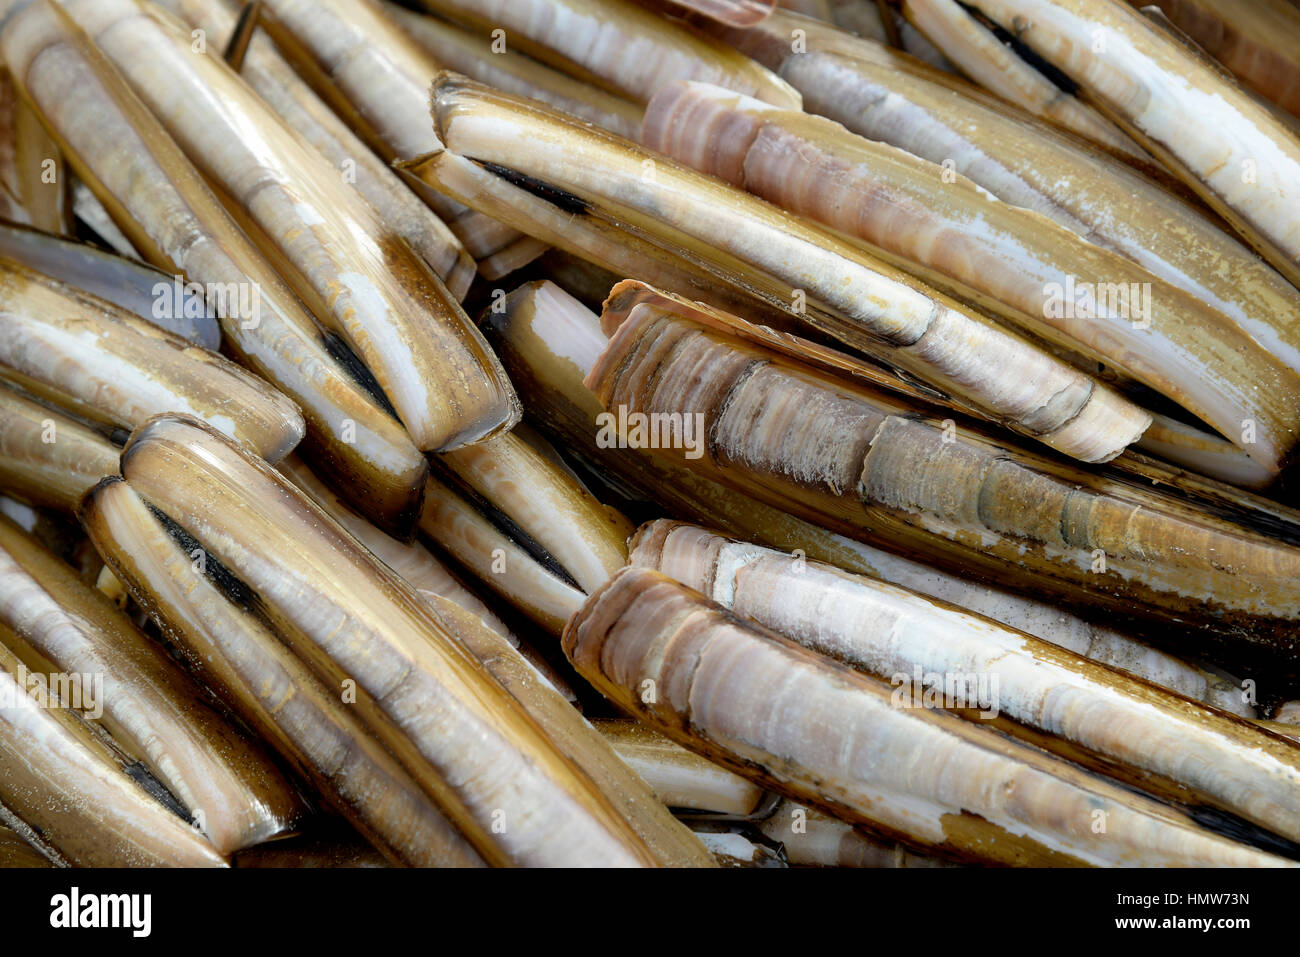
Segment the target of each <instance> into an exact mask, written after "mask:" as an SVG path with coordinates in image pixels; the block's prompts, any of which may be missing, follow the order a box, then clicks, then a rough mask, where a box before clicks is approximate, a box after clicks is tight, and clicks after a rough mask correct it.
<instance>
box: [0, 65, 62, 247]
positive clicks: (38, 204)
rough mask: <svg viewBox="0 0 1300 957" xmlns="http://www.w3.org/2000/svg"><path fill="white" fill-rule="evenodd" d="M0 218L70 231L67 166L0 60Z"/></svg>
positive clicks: (44, 229)
mask: <svg viewBox="0 0 1300 957" xmlns="http://www.w3.org/2000/svg"><path fill="white" fill-rule="evenodd" d="M0 216H3V218H4V219H6V220H9V221H11V222H14V223H21V224H24V225H28V226H34V227H35V228H37V229H40V230H43V231H45V232H47V233H56V234H58V235H63V236H66V235H70V234H71V233H72V198H71V190H70V188H69V177H68V170H67V166H66V164H65V163H64V160H63V154H62V153H61V152H60V151H59V147H58V144H57V143H55V142H54V141H53V140H52V139H50V136H49V134H48V133H47V132H46V131H45V129H44V128H43V127H42V126H41V122H40V119H39V118H38V117H37V115H36V114H35V113H34V112H33V111H32V108H31V106H30V105H29V104H28V103H27V102H26V101H24V100H23V98H22V97H21V96H19V95H18V91H17V89H15V87H14V83H13V80H12V78H11V77H10V76H9V71H8V70H7V69H5V68H4V66H3V64H0Z"/></svg>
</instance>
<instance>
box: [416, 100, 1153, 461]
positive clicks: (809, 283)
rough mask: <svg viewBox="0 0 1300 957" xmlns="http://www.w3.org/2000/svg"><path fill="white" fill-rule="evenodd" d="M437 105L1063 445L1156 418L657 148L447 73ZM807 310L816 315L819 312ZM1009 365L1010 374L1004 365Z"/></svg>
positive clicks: (542, 168)
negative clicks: (821, 308) (814, 304)
mask: <svg viewBox="0 0 1300 957" xmlns="http://www.w3.org/2000/svg"><path fill="white" fill-rule="evenodd" d="M433 113H434V120H435V124H436V126H437V128H438V130H439V132H440V135H441V136H442V139H443V140H444V141H445V142H446V143H447V146H448V148H449V149H450V150H452V151H453V152H456V153H458V154H460V155H463V156H466V157H468V158H471V159H476V160H479V161H480V162H491V163H496V164H498V165H502V166H505V167H507V168H511V169H515V170H517V171H518V172H521V173H524V174H525V175H527V176H530V177H532V178H534V179H536V180H538V181H539V182H542V183H547V184H549V185H551V186H554V187H557V188H559V189H561V190H563V191H565V192H569V193H573V194H575V195H577V196H579V197H581V198H582V199H584V200H586V201H587V202H594V203H598V204H604V206H605V207H606V208H607V210H608V212H609V213H610V214H611V215H614V216H615V217H616V218H617V217H625V218H626V221H627V222H630V223H631V224H632V225H634V226H636V227H638V228H641V229H645V230H648V231H650V232H651V233H657V234H658V235H660V236H663V237H666V238H668V239H669V240H670V241H672V242H680V241H681V239H682V237H684V236H685V237H689V243H690V249H691V252H692V253H693V254H697V255H699V256H700V257H701V258H707V257H709V256H718V255H719V251H720V250H723V251H725V254H726V258H728V259H731V260H732V261H733V263H734V262H735V261H736V260H739V261H740V262H743V263H746V264H747V265H749V266H751V267H752V268H753V269H755V270H756V271H758V272H763V273H766V274H768V276H769V278H770V280H771V284H770V285H771V288H774V289H775V288H781V289H782V292H781V293H780V295H779V296H778V298H779V299H784V300H785V301H786V302H791V301H799V300H800V296H799V295H796V293H801V294H803V297H804V298H806V299H807V300H810V301H819V302H823V303H824V304H825V305H826V306H828V307H829V308H831V309H833V310H840V311H841V312H840V313H839V314H840V315H841V316H842V317H843V320H842V321H833V322H832V325H831V328H829V329H828V330H827V331H832V332H833V334H836V335H837V336H839V337H841V338H842V339H843V340H845V341H849V342H850V344H851V345H853V346H855V347H857V348H874V349H876V350H878V351H881V352H882V354H883V355H886V356H887V357H888V361H889V362H891V363H892V364H895V365H897V366H900V367H903V368H906V369H908V370H910V371H913V372H915V373H916V374H918V375H920V376H921V377H923V378H925V379H927V381H929V382H931V383H932V384H934V385H936V386H938V387H939V388H942V389H949V390H953V391H956V392H958V393H959V394H961V395H962V396H963V397H964V398H966V399H967V400H968V401H969V402H970V403H971V404H973V405H976V406H977V407H979V408H981V409H983V410H984V411H985V412H987V413H988V414H990V415H992V416H993V417H995V418H998V419H999V420H1001V421H1004V422H1006V423H1007V424H1008V425H1010V426H1011V427H1013V428H1016V429H1018V430H1020V431H1022V432H1025V433H1027V434H1030V435H1033V436H1035V437H1037V438H1038V439H1039V440H1040V441H1043V442H1045V443H1047V444H1048V445H1051V446H1052V447H1054V448H1056V449H1058V450H1060V451H1064V452H1065V453H1066V454H1070V455H1073V456H1074V457H1076V458H1082V459H1084V460H1086V461H1105V460H1107V459H1110V458H1113V457H1114V456H1115V455H1117V454H1118V453H1119V452H1120V451H1121V450H1122V449H1123V447H1124V446H1125V445H1127V444H1128V443H1129V442H1131V441H1132V440H1133V439H1135V438H1137V436H1138V435H1140V434H1141V433H1142V431H1143V430H1144V429H1145V428H1146V426H1147V424H1149V417H1148V416H1147V415H1146V414H1145V413H1143V412H1142V411H1141V410H1139V409H1137V408H1136V407H1135V406H1133V405H1132V404H1131V403H1129V402H1128V401H1126V400H1125V399H1123V398H1121V397H1120V396H1119V395H1118V394H1116V393H1115V392H1113V391H1111V390H1110V389H1108V388H1107V387H1105V386H1103V385H1101V384H1100V383H1098V382H1096V381H1095V380H1092V379H1089V378H1088V377H1087V376H1085V375H1083V374H1082V373H1079V372H1078V371H1077V370H1074V369H1070V368H1068V367H1066V366H1064V365H1063V364H1061V363H1060V362H1059V361H1057V360H1055V359H1053V358H1050V357H1048V356H1047V354H1046V353H1044V352H1041V351H1039V350H1038V349H1036V348H1035V347H1033V346H1031V345H1030V344H1029V343H1027V342H1025V341H1024V340H1022V339H1019V338H1017V337H1015V336H1013V335H1011V334H1009V333H1007V332H1005V331H1003V330H1002V329H1000V328H997V327H995V326H994V325H992V324H990V323H988V322H987V321H986V320H984V319H983V317H980V316H977V315H975V314H973V313H970V312H966V311H963V308H962V307H961V306H959V305H958V304H957V303H955V302H954V301H952V300H949V299H947V298H946V297H943V296H942V295H940V294H939V293H936V292H934V291H933V290H930V289H928V288H926V287H925V286H923V285H922V284H920V283H917V282H916V281H914V280H912V279H911V278H910V277H908V276H906V274H904V273H901V272H899V271H897V270H895V269H893V268H891V267H889V266H886V265H885V264H883V263H881V262H879V261H877V260H873V259H872V258H871V257H869V256H867V255H865V254H861V253H859V252H858V251H857V250H856V249H854V248H852V247H850V246H848V245H846V244H844V243H842V242H840V241H839V240H836V239H835V238H833V237H832V236H830V235H829V234H827V233H825V232H824V231H821V230H819V229H818V228H816V227H813V226H811V225H808V224H805V223H804V222H802V221H800V220H798V219H796V218H795V217H792V216H790V215H789V214H786V213H784V212H782V211H780V210H778V209H776V208H775V207H772V206H769V205H768V204H766V203H762V202H760V201H758V200H755V199H753V198H752V197H749V196H746V195H745V194H744V193H742V192H740V191H739V190H735V189H733V188H730V187H726V186H724V185H721V184H718V183H717V181H716V180H711V179H709V178H707V177H704V176H702V175H701V174H699V173H697V172H695V171H693V170H690V169H687V168H685V167H683V166H680V165H678V164H676V163H670V162H669V161H668V160H665V159H663V158H662V157H658V155H657V154H653V153H651V152H648V151H645V150H642V149H638V148H634V147H632V146H630V145H628V144H626V143H624V142H622V141H619V140H616V139H615V138H613V137H610V136H609V135H608V134H602V133H601V132H600V131H598V130H595V129H592V128H590V127H584V126H581V125H579V124H577V123H574V122H571V121H569V120H566V119H565V118H563V117H562V116H560V115H558V114H556V113H554V112H552V111H548V110H545V109H543V108H541V107H540V106H538V105H537V104H535V103H528V102H525V101H523V100H518V99H514V98H510V97H506V96H505V95H503V94H499V93H495V92H494V91H490V90H487V89H486V88H484V87H481V86H479V85H478V84H474V83H472V82H470V81H468V80H463V79H455V78H453V77H449V76H446V75H443V76H440V78H439V80H438V81H437V82H436V83H435V87H434V93H433ZM521 139H527V140H530V141H531V142H533V143H534V148H533V149H530V150H529V151H528V152H527V153H525V154H521V153H520V152H519V151H518V150H517V149H512V148H509V144H511V143H517V142H519V141H520V140H521ZM647 163H648V164H649V165H648V166H647ZM647 170H652V171H653V173H652V175H647ZM714 244H717V246H718V247H719V248H718V249H714V248H713V246H714ZM806 318H808V319H809V320H810V321H811V319H812V314H811V311H810V312H809V313H808V315H807V317H806ZM881 342H884V343H887V346H886V347H885V348H884V349H883V350H880V344H881ZM1012 367H1014V368H1016V369H1017V370H1018V375H1017V376H1016V377H1015V378H1014V380H1011V379H1009V378H1008V377H1007V376H1006V375H1005V374H1004V372H1005V369H1007V368H1012Z"/></svg>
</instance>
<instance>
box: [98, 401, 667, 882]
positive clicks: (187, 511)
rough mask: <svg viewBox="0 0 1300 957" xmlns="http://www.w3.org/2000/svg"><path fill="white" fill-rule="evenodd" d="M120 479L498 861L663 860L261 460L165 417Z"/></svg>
mask: <svg viewBox="0 0 1300 957" xmlns="http://www.w3.org/2000/svg"><path fill="white" fill-rule="evenodd" d="M122 474H123V476H124V477H125V478H126V479H127V481H128V482H129V483H130V484H131V486H132V487H133V488H135V489H136V491H137V492H138V493H139V494H140V495H141V496H142V497H144V498H145V499H146V500H147V501H148V502H150V503H151V504H153V505H155V506H157V507H158V508H161V509H162V510H163V511H164V512H166V513H167V514H168V515H170V516H171V517H172V518H173V519H175V520H176V521H177V522H178V523H179V524H180V525H181V526H182V527H183V528H185V529H186V531H188V532H189V533H190V534H191V535H192V536H193V537H194V538H195V539H196V540H198V542H199V543H200V545H201V546H202V547H203V548H205V549H208V550H210V551H211V552H212V553H213V555H214V556H216V557H217V558H218V560H219V561H221V562H222V563H223V564H224V565H226V566H227V567H228V568H229V569H230V570H231V572H232V573H233V574H235V575H237V576H238V577H239V578H240V579H241V580H242V581H243V582H244V583H245V584H246V585H247V586H248V587H250V588H252V589H253V590H254V591H256V592H257V593H258V595H259V596H260V597H261V600H262V606H263V608H265V609H266V612H267V615H268V618H269V620H270V621H271V623H272V624H273V625H274V626H275V627H276V628H277V630H280V631H281V632H282V633H284V634H285V636H286V638H287V639H288V640H289V641H290V644H291V646H292V647H293V649H294V651H295V653H296V654H298V655H299V656H301V657H303V658H304V659H305V660H307V661H309V662H310V663H311V665H312V668H313V670H315V672H316V673H317V675H318V676H320V677H321V678H322V679H323V680H325V681H326V682H327V683H328V684H332V685H333V686H335V687H344V686H343V682H344V681H347V680H349V679H350V680H351V681H353V682H355V692H356V699H357V701H356V707H357V708H358V712H359V713H360V714H361V715H362V716H363V718H364V720H365V721H366V723H367V725H368V726H369V727H370V729H371V730H372V732H374V733H375V734H376V735H378V736H379V737H380V738H381V740H383V741H384V743H385V745H386V746H387V747H388V748H389V749H390V750H392V751H393V752H394V754H395V755H397V756H398V757H399V759H400V760H402V762H403V763H404V764H406V765H407V767H408V768H410V767H412V765H413V764H416V765H418V764H426V765H427V766H429V767H430V768H431V769H432V778H433V785H434V787H435V790H434V796H435V797H436V799H437V800H438V803H439V805H440V806H441V807H442V808H443V810H444V811H445V812H446V813H447V816H448V818H449V819H450V820H452V821H453V823H454V824H455V825H456V826H457V827H458V828H459V829H460V831H461V832H462V833H463V834H464V835H465V836H466V837H467V838H468V839H469V840H470V842H471V843H472V844H473V845H474V846H475V848H476V849H477V850H478V851H479V853H480V854H482V855H483V856H484V858H485V859H486V860H488V861H489V862H490V863H508V862H513V863H517V864H577V863H586V864H606V865H616V864H618V865H634V866H635V865H646V864H653V863H654V857H653V855H652V853H651V852H650V851H649V849H648V848H647V847H646V846H645V845H644V844H643V843H642V842H641V841H640V839H639V838H638V837H637V836H636V835H635V833H634V832H633V831H632V830H631V829H630V828H629V826H628V824H627V823H626V821H624V820H623V819H622V818H621V817H620V816H619V815H618V814H617V812H616V811H615V810H614V809H613V808H612V807H611V806H610V805H609V803H608V801H607V799H605V798H604V797H603V796H602V795H601V794H600V793H599V791H597V790H596V789H595V788H594V787H593V786H592V784H591V782H590V780H589V779H587V778H586V777H585V776H584V775H582V774H581V773H580V772H578V771H577V770H576V769H575V768H574V767H573V765H572V764H571V763H570V762H569V761H568V760H566V759H565V758H564V757H563V756H561V755H560V754H559V753H557V752H556V751H555V749H554V748H553V747H552V746H551V744H550V742H549V741H548V740H547V738H546V736H545V734H544V732H543V731H542V729H540V728H539V727H538V726H537V725H536V723H535V722H534V721H533V719H532V718H530V717H529V716H528V715H527V714H526V713H525V712H524V711H523V710H522V709H521V708H520V707H519V705H518V704H517V703H516V702H514V701H513V699H511V698H510V697H509V696H508V695H506V693H505V692H504V691H503V689H502V688H501V687H500V686H499V685H497V684H496V683H495V682H494V681H493V680H492V679H491V678H490V677H489V676H488V675H486V674H485V673H484V672H483V670H482V669H481V668H480V667H479V665H478V664H477V663H476V662H475V661H474V660H473V659H472V658H471V657H470V656H469V654H468V652H466V651H465V650H464V649H463V648H462V647H461V646H460V644H459V643H458V642H456V641H455V640H454V638H452V637H451V636H450V635H449V634H447V632H446V630H445V629H444V628H443V627H442V626H440V625H439V624H438V622H437V621H436V620H434V619H433V618H431V617H430V613H429V611H428V610H427V608H426V606H425V604H424V602H423V601H422V600H421V599H420V597H419V596H418V594H417V593H416V592H415V590H414V589H413V588H411V586H410V585H408V584H406V583H405V582H403V581H401V579H399V578H397V577H396V576H395V575H393V573H392V572H391V571H389V570H388V569H386V568H385V567H384V566H383V565H382V564H381V563H379V562H378V561H376V560H375V559H374V558H373V557H371V556H370V555H369V554H368V553H366V552H365V551H364V550H363V549H362V548H360V547H359V546H358V545H357V543H356V542H355V540H354V539H352V538H351V536H349V535H347V533H346V532H344V531H343V530H342V529H341V528H340V527H339V526H338V525H337V524H336V523H334V522H333V520H331V519H330V518H329V517H328V516H327V515H326V514H325V513H324V512H322V511H321V510H320V509H319V508H318V507H316V506H315V505H313V504H312V503H311V502H310V501H309V500H308V499H307V498H306V497H305V496H304V495H303V494H302V493H301V492H299V491H298V490H297V489H295V488H294V487H293V486H292V485H290V484H289V483H288V482H286V481H285V480H284V479H283V478H281V477H280V476H279V475H278V474H276V473H275V472H274V471H273V470H271V469H270V468H269V467H268V466H266V465H265V464H264V463H261V462H258V461H255V460H253V459H252V458H250V457H248V456H247V455H246V454H245V453H243V452H242V451H241V450H239V449H238V448H237V447H235V446H233V445H231V444H229V443H228V442H227V441H225V440H224V439H222V438H221V437H220V436H219V435H217V434H216V433H214V432H212V431H211V430H209V429H207V428H206V427H204V426H202V425H201V424H200V423H198V422H195V421H194V420H183V419H179V418H175V417H160V418H157V419H154V420H153V421H152V422H151V423H150V424H149V425H148V426H146V427H145V428H143V429H139V430H137V431H136V433H135V434H134V435H133V437H132V440H131V442H130V444H128V446H127V448H126V450H125V451H124V452H123V459H122ZM471 742H472V746H471ZM494 820H495V821H497V828H496V829H494V828H493V827H492V824H493V821H494ZM502 823H504V824H505V827H504V829H503V828H502V827H501V825H502Z"/></svg>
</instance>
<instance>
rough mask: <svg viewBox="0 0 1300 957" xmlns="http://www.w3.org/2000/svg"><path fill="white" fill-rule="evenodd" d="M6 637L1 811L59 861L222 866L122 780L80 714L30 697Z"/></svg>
mask: <svg viewBox="0 0 1300 957" xmlns="http://www.w3.org/2000/svg"><path fill="white" fill-rule="evenodd" d="M11 636H12V632H10V631H9V629H8V628H7V627H4V626H0V700H3V701H4V702H5V703H6V705H5V707H3V708H0V805H4V806H5V807H6V808H8V815H11V816H12V818H17V820H18V821H19V822H21V824H22V825H23V826H24V827H25V828H26V829H28V830H30V831H31V832H32V833H34V834H38V835H39V838H40V841H41V843H42V845H43V846H44V847H45V848H47V849H48V852H49V854H50V856H51V857H52V858H54V859H55V860H56V861H57V862H58V863H61V864H70V865H75V866H82V867H141V866H153V867H224V866H225V865H226V862H225V859H224V858H223V857H222V856H221V855H220V854H218V853H217V851H216V849H215V848H213V846H212V845H211V844H210V843H208V841H207V840H205V839H204V837H203V835H202V834H200V833H199V832H198V831H197V830H195V829H194V828H192V827H190V826H189V825H188V824H186V823H185V822H184V821H183V820H181V819H180V818H178V817H177V816H176V815H174V814H172V812H171V811H169V810H167V809H166V808H165V807H163V805H161V804H160V803H158V802H157V801H156V800H154V799H153V797H152V796H150V795H149V794H148V793H147V792H146V791H145V790H144V789H143V788H142V787H140V786H139V785H138V784H137V783H136V782H135V781H133V780H131V778H129V777H127V775H126V774H124V773H123V772H122V770H121V769H120V766H119V764H118V762H117V761H116V760H115V759H114V758H113V756H111V755H110V754H109V752H107V751H106V750H105V748H104V746H103V745H101V744H100V743H99V742H98V741H96V740H95V739H94V738H92V737H91V735H90V733H89V732H88V731H87V729H86V728H85V727H84V726H83V725H81V724H80V723H79V722H78V719H77V718H75V717H74V716H73V715H72V714H71V713H70V712H67V711H64V710H62V709H59V708H43V707H40V706H39V705H38V704H37V702H36V700H35V699H33V698H32V697H30V696H29V695H28V693H27V689H26V688H24V687H22V686H20V685H19V683H18V680H17V674H18V672H17V668H18V666H19V661H18V659H17V658H16V657H15V656H14V654H13V652H11V651H10V650H9V649H8V648H7V647H6V644H7V640H8V639H9V638H10V637H11ZM12 818H11V819H10V820H11V823H12Z"/></svg>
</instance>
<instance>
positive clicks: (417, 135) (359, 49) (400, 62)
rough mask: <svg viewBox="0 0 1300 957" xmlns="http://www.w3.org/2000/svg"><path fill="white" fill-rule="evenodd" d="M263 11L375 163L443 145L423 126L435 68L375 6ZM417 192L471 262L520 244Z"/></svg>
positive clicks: (320, 2) (335, 1)
mask: <svg viewBox="0 0 1300 957" xmlns="http://www.w3.org/2000/svg"><path fill="white" fill-rule="evenodd" d="M263 10H264V16H263V18H262V23H263V25H264V26H265V27H266V28H267V30H268V31H269V32H270V33H271V35H272V36H273V37H274V38H275V42H276V45H277V46H278V47H279V48H280V50H281V52H283V53H284V55H285V56H286V57H287V58H288V59H289V61H290V62H291V63H292V64H293V65H294V68H295V69H296V70H297V71H298V72H299V74H300V75H301V76H302V77H303V78H304V79H306V80H307V82H308V83H310V84H311V85H312V87H313V89H315V90H316V92H317V93H318V94H320V96H321V98H322V99H324V100H325V101H326V102H327V103H329V105H330V106H331V107H332V108H333V109H334V111H335V112H336V113H338V115H339V116H340V117H342V118H343V119H344V120H345V121H346V122H347V124H348V126H349V127H351V128H352V129H353V130H354V131H355V132H356V133H357V135H358V136H360V137H361V138H362V139H363V140H365V141H366V142H367V143H369V144H370V146H371V148H372V149H374V150H375V151H376V152H378V153H379V155H380V156H382V157H384V158H385V159H387V160H389V161H392V160H395V159H403V158H406V157H409V156H416V155H419V154H421V153H426V152H429V151H430V150H435V149H438V148H439V147H440V146H441V145H442V144H441V143H439V141H438V137H437V136H436V135H435V134H434V132H433V131H432V130H431V129H430V128H429V125H428V124H427V123H426V122H425V117H426V116H427V115H428V108H429V82H430V80H432V79H433V76H434V74H436V73H437V72H438V64H437V63H436V62H435V61H434V60H433V59H432V58H431V57H429V56H428V55H427V54H426V53H425V52H424V50H422V49H421V48H420V47H419V46H418V45H417V44H416V43H415V42H413V41H412V40H411V39H410V38H409V37H408V36H406V34H404V33H403V32H402V30H401V29H400V28H399V27H398V26H397V24H395V23H393V21H392V20H390V19H389V18H388V17H387V16H385V15H384V12H383V10H382V9H381V8H380V6H379V4H378V3H376V2H375V0H266V2H265V3H264V5H263ZM267 14H269V15H267ZM419 192H420V197H421V198H422V199H423V200H424V201H425V202H426V203H428V204H429V205H430V206H431V207H432V208H433V210H434V212H436V213H437V214H438V216H439V217H440V218H441V219H442V220H443V221H444V222H446V223H447V225H448V226H449V227H450V228H451V230H452V232H453V233H455V234H456V236H457V237H458V238H459V239H460V240H461V242H462V243H463V244H464V245H465V248H466V249H467V250H468V251H469V253H470V255H471V256H473V257H474V258H475V259H484V258H487V257H488V256H491V255H492V254H493V253H496V252H498V251H499V250H501V249H503V248H504V247H506V246H509V245H510V244H511V243H513V242H516V241H517V240H518V239H519V234H518V233H516V232H515V231H514V230H512V229H510V228H509V227H507V226H504V225H502V224H501V223H499V222H496V221H495V220H492V219H490V218H488V217H486V216H483V215H481V214H479V213H475V212H473V211H471V210H468V209H466V208H465V207H463V206H461V205H460V204H459V203H455V202H453V201H451V200H448V199H447V198H446V197H444V196H442V195H440V194H439V193H437V192H435V191H433V190H426V189H421V190H420V191H419Z"/></svg>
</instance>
